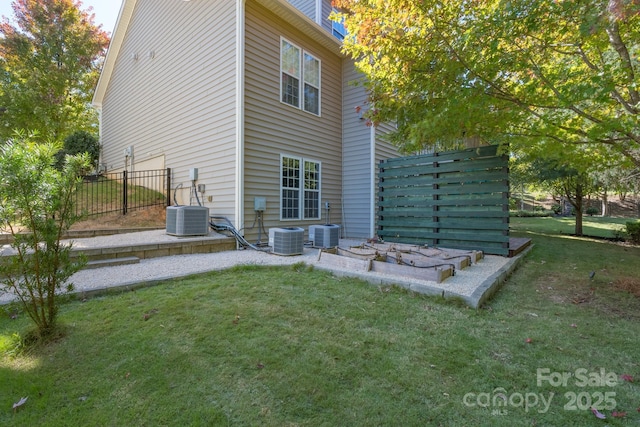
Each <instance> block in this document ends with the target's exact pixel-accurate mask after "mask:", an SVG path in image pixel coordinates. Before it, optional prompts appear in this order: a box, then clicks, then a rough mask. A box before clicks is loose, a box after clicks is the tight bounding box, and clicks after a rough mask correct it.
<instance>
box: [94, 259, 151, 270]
mask: <svg viewBox="0 0 640 427" xmlns="http://www.w3.org/2000/svg"><path fill="white" fill-rule="evenodd" d="M139 263H140V258H138V257H137V256H130V257H124V258H110V259H99V260H93V261H89V262H87V265H86V266H85V267H84V268H85V269H92V268H101V267H114V266H117V265H129V264H139Z"/></svg>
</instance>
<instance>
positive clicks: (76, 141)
mask: <svg viewBox="0 0 640 427" xmlns="http://www.w3.org/2000/svg"><path fill="white" fill-rule="evenodd" d="M83 153H87V154H88V155H89V161H90V162H91V165H92V166H94V167H95V166H97V164H98V160H99V159H100V142H99V141H98V138H96V137H95V136H94V135H92V134H90V133H89V132H86V131H83V130H80V131H77V132H74V133H72V134H71V135H69V136H67V137H66V138H65V140H64V145H63V147H62V150H60V151H58V152H57V153H56V167H57V168H58V169H62V166H63V165H64V159H65V156H67V155H69V156H75V155H77V154H83Z"/></svg>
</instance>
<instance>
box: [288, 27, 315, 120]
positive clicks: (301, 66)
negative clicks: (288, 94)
mask: <svg viewBox="0 0 640 427" xmlns="http://www.w3.org/2000/svg"><path fill="white" fill-rule="evenodd" d="M283 43H287V44H289V45H290V46H292V47H294V48H296V49H297V50H298V65H297V71H298V75H297V76H296V75H294V74H292V73H291V72H289V71H290V70H285V69H284V68H283V66H282V65H283V53H284V50H283V49H282V46H283ZM305 56H308V57H310V58H311V59H312V60H314V61H316V62H317V64H318V76H317V84H316V83H315V82H313V81H311V80H312V79H311V78H308V77H307V76H306V75H305V74H308V73H305ZM285 75H286V76H288V77H290V78H293V79H296V80H297V81H298V102H297V103H291V102H287V101H285V100H284V99H283V92H282V91H283V80H284V76H285ZM321 82H322V61H321V60H320V59H319V58H318V57H317V56H316V55H314V54H312V53H310V52H308V51H306V50H304V49H302V48H301V47H300V46H298V45H296V44H295V43H291V42H290V41H289V40H287V39H286V38H284V37H280V102H281V103H283V104H285V105H289V106H291V107H294V108H297V109H299V110H302V111H305V112H307V113H309V114H313V115H315V116H320V115H321V114H320V113H321V106H322V88H321ZM306 85H308V86H309V87H311V88H313V89H315V90H316V91H317V93H318V101H317V109H318V111H317V112H315V111H311V110H310V109H307V108H306V106H305V101H306V97H305V93H306V92H305V88H306Z"/></svg>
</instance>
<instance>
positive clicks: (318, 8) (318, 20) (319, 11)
mask: <svg viewBox="0 0 640 427" xmlns="http://www.w3.org/2000/svg"><path fill="white" fill-rule="evenodd" d="M316 24H318V25H320V26H321V27H322V0H316Z"/></svg>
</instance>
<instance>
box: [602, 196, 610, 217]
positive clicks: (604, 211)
mask: <svg viewBox="0 0 640 427" xmlns="http://www.w3.org/2000/svg"><path fill="white" fill-rule="evenodd" d="M602 216H609V197H608V194H607V190H604V191H603V192H602Z"/></svg>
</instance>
